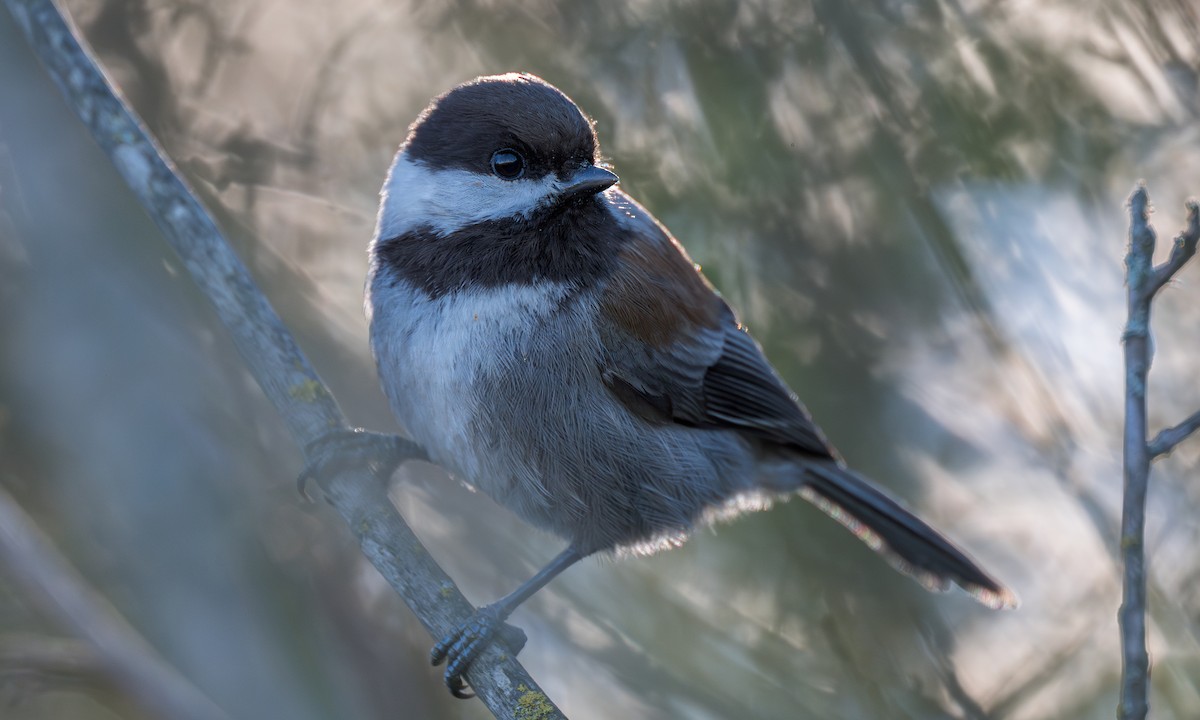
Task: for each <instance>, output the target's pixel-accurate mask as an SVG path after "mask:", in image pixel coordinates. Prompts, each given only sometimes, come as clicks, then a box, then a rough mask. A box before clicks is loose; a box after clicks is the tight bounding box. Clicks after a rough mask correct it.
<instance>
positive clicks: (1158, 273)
mask: <svg viewBox="0 0 1200 720" xmlns="http://www.w3.org/2000/svg"><path fill="white" fill-rule="evenodd" d="M1186 208H1187V228H1186V229H1184V231H1183V232H1181V233H1179V234H1178V235H1176V236H1175V244H1174V245H1173V246H1172V247H1171V257H1169V258H1167V261H1166V262H1164V263H1163V264H1162V265H1159V266H1158V267H1156V268H1154V275H1153V276H1152V277H1151V278H1150V282H1149V285H1148V287H1147V288H1146V292H1149V293H1150V294H1151V295H1153V294H1155V293H1157V292H1158V291H1159V290H1160V289H1162V286H1163V285H1166V284H1167V283H1168V282H1170V280H1171V278H1172V277H1174V276H1175V273H1177V272H1179V269H1180V268H1181V267H1183V266H1184V265H1186V264H1187V261H1188V260H1191V259H1192V256H1193V255H1195V254H1196V243H1198V242H1200V203H1197V202H1196V201H1195V200H1189V201H1188V202H1187V205H1186Z"/></svg>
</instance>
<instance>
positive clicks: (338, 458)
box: [296, 428, 427, 497]
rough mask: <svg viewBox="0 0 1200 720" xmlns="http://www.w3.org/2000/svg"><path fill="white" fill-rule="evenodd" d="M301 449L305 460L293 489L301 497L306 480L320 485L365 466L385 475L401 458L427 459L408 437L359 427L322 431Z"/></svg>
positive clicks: (304, 491) (378, 475)
mask: <svg viewBox="0 0 1200 720" xmlns="http://www.w3.org/2000/svg"><path fill="white" fill-rule="evenodd" d="M304 451H305V455H306V456H307V457H308V462H307V463H305V465H304V470H302V471H301V472H300V477H298V478H296V489H297V490H299V491H300V494H301V495H303V496H305V497H308V492H307V487H308V482H309V481H310V480H316V481H317V483H318V484H322V483H323V482H324V481H326V480H328V479H329V478H331V477H333V476H334V475H336V474H338V473H339V472H342V471H343V470H347V469H349V468H352V467H367V468H368V469H370V471H371V472H372V473H373V474H374V475H375V476H376V477H380V478H387V477H390V476H391V474H392V472H393V471H395V469H396V468H397V467H398V466H399V465H400V463H402V462H404V461H405V460H425V459H427V456H426V455H425V451H424V450H422V449H421V447H420V446H419V445H417V444H416V443H414V442H413V441H411V440H407V439H405V438H402V437H400V436H399V435H384V434H382V433H374V432H367V431H366V430H363V429H361V428H355V429H341V430H333V431H331V432H328V433H325V434H324V435H322V436H321V437H319V438H317V439H316V440H314V441H312V442H311V443H309V444H308V445H307V446H305V448H304Z"/></svg>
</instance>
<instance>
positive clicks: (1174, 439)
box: [1150, 410, 1200, 458]
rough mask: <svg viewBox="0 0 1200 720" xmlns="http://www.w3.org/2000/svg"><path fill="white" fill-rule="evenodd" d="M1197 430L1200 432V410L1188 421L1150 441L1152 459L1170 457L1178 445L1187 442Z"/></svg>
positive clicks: (1168, 429) (1162, 432) (1163, 431)
mask: <svg viewBox="0 0 1200 720" xmlns="http://www.w3.org/2000/svg"><path fill="white" fill-rule="evenodd" d="M1197 430H1200V410H1197V411H1196V412H1194V413H1192V415H1191V417H1189V418H1188V419H1187V420H1184V421H1183V422H1181V423H1179V424H1178V425H1175V426H1173V427H1169V428H1167V429H1165V430H1162V431H1161V432H1159V433H1158V434H1157V435H1155V436H1154V439H1153V440H1151V441H1150V457H1151V458H1157V457H1159V456H1162V455H1170V454H1171V451H1172V450H1174V449H1175V446H1176V445H1178V444H1179V443H1181V442H1183V441H1184V440H1187V439H1188V437H1190V436H1191V434H1192V433H1194V432H1196V431H1197Z"/></svg>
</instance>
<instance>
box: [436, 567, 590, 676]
mask: <svg viewBox="0 0 1200 720" xmlns="http://www.w3.org/2000/svg"><path fill="white" fill-rule="evenodd" d="M584 555H585V554H584V553H582V552H580V551H579V550H577V549H575V548H574V547H569V548H567V549H566V550H563V551H562V552H561V553H559V554H558V556H557V557H555V558H554V559H553V560H551V561H550V562H549V563H547V564H546V566H545V567H544V568H542V569H541V570H539V571H538V572H537V574H536V575H534V576H533V577H531V578H529V579H528V580H526V581H525V582H523V583H521V586H520V587H518V588H517V589H516V590H514V591H512V592H511V593H509V594H508V595H505V596H504V597H503V598H501V599H500V600H497V601H496V602H494V603H492V604H491V605H485V606H484V607H481V608H479V609H478V610H476V611H475V612H474V613H472V614H471V616H470V617H469V618H467V619H466V621H465V622H463V623H462V624H461V625H459V626H458V627H457V628H456V629H455V630H454V631H453V632H451V633H450V634H449V635H447V636H446V637H444V638H442V639H441V641H439V642H438V644H437V645H434V646H433V649H432V650H431V651H430V652H429V659H430V660H431V661H432V662H433V664H434V665H440V664H441V663H442V661H446V673H445V676H444V677H445V680H446V687H448V688H450V692H451V694H453V695H454V697H457V698H469V697H473V694H472V693H469V692H466V691H464V690H463V688H464V687H465V683H464V682H463V673H465V672H466V671H467V668H468V667H470V666H471V663H472V662H474V661H475V658H477V657H479V654H480V653H481V652H483V649H484V648H485V647H487V646H488V643H490V642H491V641H492V638H494V637H495V636H496V634H497V632H498V631H499V630H500V629H501V627H504V626H505V623H504V621H505V619H507V618H508V616H509V615H511V614H512V611H513V610H516V609H517V606H518V605H520V604H521V603H523V602H525V601H526V600H527V599H529V596H530V595H533V594H534V593H535V592H537V591H538V590H540V589H542V587H543V586H544V585H545V584H546V583H548V582H550V581H551V580H553V579H554V578H555V577H557V576H558V574H559V573H561V572H562V571H563V570H566V569H567V568H569V567H571V566H572V565H574V564H575V563H577V562H579V561H580V560H582V559H583V557H584ZM519 649H520V648H518V650H519Z"/></svg>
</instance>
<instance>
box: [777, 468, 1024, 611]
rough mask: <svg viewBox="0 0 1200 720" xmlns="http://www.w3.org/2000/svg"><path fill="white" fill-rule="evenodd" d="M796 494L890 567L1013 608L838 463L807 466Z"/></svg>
mask: <svg viewBox="0 0 1200 720" xmlns="http://www.w3.org/2000/svg"><path fill="white" fill-rule="evenodd" d="M808 471H809V472H808V473H807V477H806V482H805V484H804V486H803V487H802V488H801V490H800V496H801V497H803V498H804V499H805V500H808V501H809V502H811V503H812V504H814V505H816V506H817V507H818V508H820V509H821V510H822V511H823V512H825V513H826V514H827V515H829V516H830V517H832V518H833V519H834V520H837V521H838V522H839V523H841V524H842V525H845V526H846V527H847V528H848V529H849V530H850V532H852V533H854V535H855V536H856V537H858V538H859V539H860V540H862V541H863V542H864V543H866V544H867V546H868V547H870V548H871V549H872V550H874V551H875V552H877V553H879V554H880V555H882V556H883V557H884V558H886V559H887V561H888V562H889V563H891V565H892V566H893V567H895V568H896V569H897V570H899V571H900V572H902V573H904V574H906V575H909V576H910V577H912V578H914V579H916V580H917V582H919V583H921V584H922V585H924V586H925V587H926V588H928V589H930V590H934V591H938V592H944V591H946V590H948V589H949V587H950V583H951V582H953V583H955V584H957V585H958V586H959V587H961V588H962V589H963V590H965V591H966V592H967V593H968V594H970V595H971V596H972V597H974V598H975V599H976V600H978V601H979V602H981V603H983V604H984V605H986V606H988V607H990V608H993V609H1000V608H1015V607H1017V606H1018V605H1019V604H1020V601H1019V600H1018V599H1017V596H1016V594H1015V593H1013V592H1012V591H1011V590H1009V589H1008V588H1006V587H1004V585H1002V584H1000V583H999V582H998V581H997V580H995V579H994V578H992V577H991V576H990V575H988V574H987V573H986V572H984V571H983V569H981V568H980V567H979V566H978V565H977V564H976V563H975V561H974V560H972V559H971V558H970V557H968V556H967V554H966V553H964V552H963V551H962V550H959V549H958V548H957V547H955V546H954V544H953V543H951V542H950V541H949V540H947V539H946V538H945V537H943V536H942V535H941V533H939V532H938V531H936V530H934V529H933V528H931V527H929V525H927V524H925V522H924V521H922V520H921V519H920V518H918V517H917V516H916V515H913V514H912V513H911V512H909V511H908V510H907V509H906V508H905V507H904V506H903V505H901V504H900V502H899V501H898V500H895V499H893V498H892V497H891V496H889V495H888V494H887V493H885V492H884V491H883V490H882V489H880V488H879V487H877V486H876V485H875V484H874V483H872V482H871V481H870V480H868V479H866V478H865V477H863V476H861V475H859V474H857V473H855V472H854V471H852V470H850V469H848V468H846V467H844V466H843V465H841V464H840V463H839V464H835V463H832V462H831V463H828V464H824V463H822V464H816V463H814V464H812V465H810V466H809V467H808Z"/></svg>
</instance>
